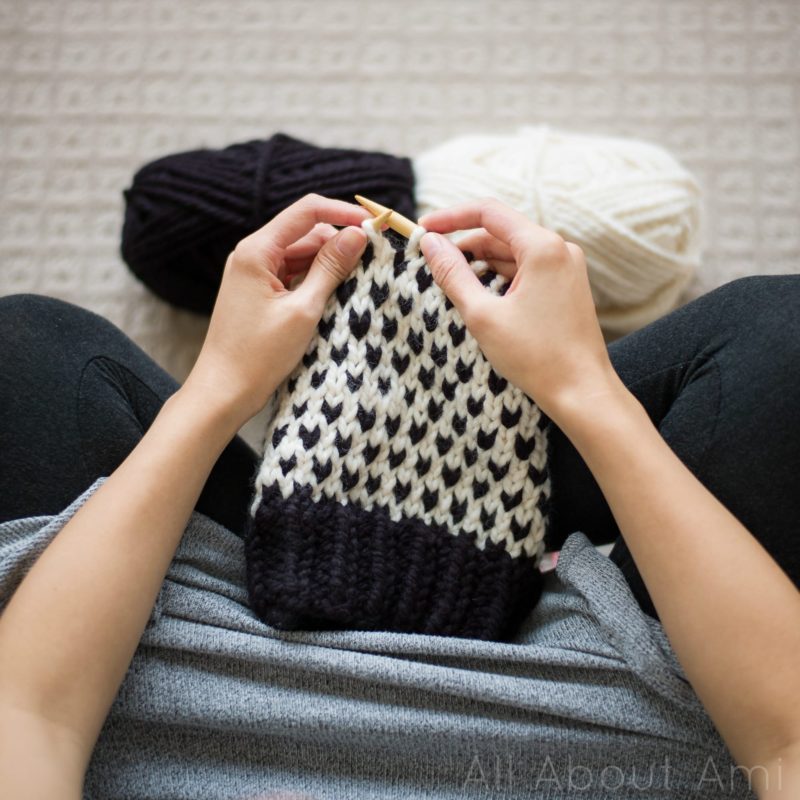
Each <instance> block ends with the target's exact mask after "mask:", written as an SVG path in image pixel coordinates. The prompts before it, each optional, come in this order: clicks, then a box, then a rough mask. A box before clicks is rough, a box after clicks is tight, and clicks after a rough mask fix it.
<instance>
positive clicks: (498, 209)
mask: <svg viewBox="0 0 800 800" xmlns="http://www.w3.org/2000/svg"><path fill="white" fill-rule="evenodd" d="M419 224H420V225H421V226H422V227H423V228H425V229H426V230H429V231H435V232H437V233H450V232H452V231H456V230H469V229H471V228H485V229H486V230H487V231H488V232H489V233H490V234H492V235H493V236H495V237H497V238H498V239H499V240H500V241H501V242H504V243H505V244H507V245H508V246H509V248H510V249H511V252H512V253H513V255H514V258H515V259H516V260H519V257H520V256H521V255H522V252H523V250H534V251H535V249H536V248H537V246H542V247H544V246H549V245H550V244H551V243H552V241H553V239H554V237H557V234H555V233H553V231H549V230H547V228H543V227H542V226H541V225H537V224H536V223H534V222H532V221H531V220H529V219H528V218H527V217H526V216H525V215H524V214H522V213H520V212H519V211H516V210H515V209H513V208H511V207H510V206H507V205H505V204H504V203H501V202H500V201H499V200H494V199H491V198H490V199H488V200H479V201H475V200H472V201H469V202H466V203H461V204H459V205H456V206H453V207H452V208H444V209H441V210H440V211H433V212H431V213H430V214H426V215H425V216H424V217H422V218H421V219H420V220H419Z"/></svg>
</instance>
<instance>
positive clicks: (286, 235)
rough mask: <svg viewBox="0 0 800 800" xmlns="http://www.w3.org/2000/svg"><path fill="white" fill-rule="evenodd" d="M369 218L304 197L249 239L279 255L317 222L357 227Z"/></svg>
mask: <svg viewBox="0 0 800 800" xmlns="http://www.w3.org/2000/svg"><path fill="white" fill-rule="evenodd" d="M371 218H372V214H370V213H369V211H367V210H366V209H365V208H362V207H361V206H357V205H354V204H353V203H345V202H344V200H332V199H330V198H329V197H322V196H321V195H318V194H307V195H305V197H302V198H301V199H300V200H298V201H297V202H295V203H292V205H290V206H289V207H288V208H285V209H284V210H283V211H281V213H280V214H278V215H277V216H276V217H274V218H273V219H272V220H271V221H270V222H268V223H267V224H266V225H264V227H263V228H259V230H257V231H256V232H255V233H253V234H251V237H252V239H253V243H254V244H255V245H259V246H262V247H264V248H266V249H271V248H279V249H280V251H281V252H283V250H284V249H285V248H287V247H289V246H290V245H292V244H294V243H295V242H296V241H297V240H298V239H300V238H301V237H303V236H305V235H306V234H307V233H308V232H309V231H310V230H311V229H312V228H313V227H314V226H315V225H316V224H317V223H319V222H328V223H331V224H332V225H342V226H345V225H356V226H358V225H361V223H362V222H363V221H364V220H365V219H371Z"/></svg>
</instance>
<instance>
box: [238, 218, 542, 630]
mask: <svg viewBox="0 0 800 800" xmlns="http://www.w3.org/2000/svg"><path fill="white" fill-rule="evenodd" d="M364 230H365V231H366V232H367V235H368V236H369V238H370V242H369V244H368V246H367V250H366V251H365V253H364V256H363V258H362V262H361V264H360V265H359V266H358V267H357V268H356V271H355V272H354V273H353V275H352V276H351V277H350V278H349V279H348V280H347V281H346V282H345V283H343V284H342V285H341V286H340V287H339V288H338V289H337V291H336V292H335V293H334V295H332V297H331V298H330V300H329V302H328V305H327V307H326V309H325V311H324V313H323V316H322V319H321V320H320V323H319V326H318V330H317V333H316V335H315V337H314V338H313V340H312V341H311V343H310V345H309V347H308V348H307V351H306V354H305V356H304V357H303V359H302V362H301V363H300V364H299V365H298V367H297V368H296V369H295V370H294V372H293V373H292V374H291V375H290V376H289V378H288V379H287V381H286V382H285V383H284V384H283V386H282V387H280V389H279V390H278V392H277V393H276V396H275V398H274V399H273V412H274V413H273V416H272V419H271V422H270V424H269V428H268V431H267V436H266V440H265V453H264V458H263V462H262V464H261V467H260V470H259V473H258V475H257V478H256V497H255V499H254V503H253V508H252V519H251V522H250V525H249V529H248V532H247V548H246V553H247V568H248V587H249V591H250V597H251V603H252V605H253V608H254V610H255V611H256V613H257V614H258V615H259V616H260V617H261V618H262V619H263V620H265V621H267V622H269V623H271V624H273V625H276V626H278V627H283V628H320V627H323V628H324V627H353V628H365V629H384V630H398V631H414V632H422V633H434V634H448V635H457V636H473V637H477V638H501V639H502V638H507V637H508V636H510V635H512V634H513V632H514V631H515V630H516V628H517V627H518V625H519V623H520V622H521V620H522V618H523V617H524V616H525V614H526V613H527V612H528V611H529V610H530V608H532V607H533V605H534V604H535V602H536V600H537V598H538V594H539V589H540V581H541V578H540V575H539V572H538V569H537V561H538V559H539V557H540V556H541V553H542V550H543V539H544V534H545V528H546V523H547V506H548V501H549V496H550V481H549V476H548V469H547V435H546V425H547V418H546V417H545V416H544V415H543V414H542V413H541V412H540V411H539V409H538V407H537V406H536V404H535V403H534V402H533V401H532V400H531V399H530V398H528V397H527V396H526V395H525V393H524V392H522V391H521V390H520V389H518V388H516V387H515V386H513V385H512V384H510V383H508V381H506V380H505V379H504V378H502V377H500V376H499V375H498V374H497V373H496V372H495V371H494V370H493V369H492V368H491V366H490V364H489V362H488V361H487V360H486V358H485V357H484V356H483V354H482V353H481V351H480V348H479V347H478V344H477V342H476V341H475V339H474V338H473V337H472V336H471V335H470V333H469V332H468V331H467V329H466V327H465V325H464V323H463V321H462V320H461V317H460V316H459V314H458V312H457V310H456V309H455V308H454V306H453V305H452V303H450V301H449V300H448V299H447V298H446V297H445V295H444V294H443V293H442V291H441V290H440V288H439V287H438V286H437V285H436V284H435V283H434V281H433V276H432V275H431V272H430V270H429V268H428V265H427V264H426V262H425V259H424V257H423V256H422V255H421V253H420V249H419V240H420V238H421V237H422V234H423V233H424V230H423V229H421V228H418V229H417V230H416V231H415V232H414V234H413V235H412V236H411V238H410V239H409V240H406V239H404V238H402V237H399V236H397V235H396V234H393V233H391V232H389V233H387V234H386V235H384V234H380V233H376V232H375V231H374V230H373V229H372V226H371V225H370V224H369V223H365V224H364ZM475 265H477V266H479V267H480V266H483V267H485V265H481V264H480V262H475ZM475 265H473V266H475ZM481 282H482V283H483V284H484V286H485V287H486V289H487V290H488V291H491V292H494V293H496V294H502V293H503V292H504V291H505V289H506V288H507V286H508V281H507V280H506V279H505V278H503V277H502V276H500V275H497V274H495V273H493V272H491V271H487V272H485V273H484V274H483V275H482V277H481Z"/></svg>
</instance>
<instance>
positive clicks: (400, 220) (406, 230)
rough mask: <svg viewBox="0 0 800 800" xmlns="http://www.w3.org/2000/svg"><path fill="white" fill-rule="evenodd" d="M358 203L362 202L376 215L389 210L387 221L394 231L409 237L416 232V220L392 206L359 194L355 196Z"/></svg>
mask: <svg viewBox="0 0 800 800" xmlns="http://www.w3.org/2000/svg"><path fill="white" fill-rule="evenodd" d="M355 198H356V200H357V201H358V203H360V204H361V205H362V206H364V208H366V209H367V211H369V212H370V213H371V214H373V215H375V216H380V215H381V214H385V213H386V212H387V211H388V212H389V218H388V220H387V221H386V222H385V223H382V224H386V225H388V226H389V227H390V228H391V229H392V230H393V231H397V232H398V233H399V234H400V235H401V236H405V237H406V238H409V237H410V236H411V234H412V233H413V232H414V228H416V227H417V224H416V223H415V222H412V221H411V220H410V219H408V218H407V217H404V216H403V215H402V214H398V213H397V212H396V211H394V210H392V209H391V208H387V207H386V206H382V205H381V204H380V203H376V202H375V201H374V200H370V199H369V198H367V197H362V195H360V194H357V195H356V196H355Z"/></svg>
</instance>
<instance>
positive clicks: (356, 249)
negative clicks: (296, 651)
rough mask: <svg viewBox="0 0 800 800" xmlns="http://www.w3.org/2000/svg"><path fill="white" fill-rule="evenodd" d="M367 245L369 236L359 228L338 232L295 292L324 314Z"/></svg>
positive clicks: (321, 251) (328, 242)
mask: <svg viewBox="0 0 800 800" xmlns="http://www.w3.org/2000/svg"><path fill="white" fill-rule="evenodd" d="M366 246H367V235H366V234H365V233H364V231H363V230H361V228H360V227H353V226H351V227H347V228H345V229H344V230H342V231H339V233H337V234H336V236H334V237H333V238H332V239H329V240H328V241H327V242H325V244H324V245H323V246H322V248H321V249H320V251H319V252H318V253H317V255H316V257H315V258H314V261H313V262H312V264H311V268H310V269H309V271H308V275H306V277H305V280H303V283H302V284H301V285H300V286H299V287H298V289H297V291H296V292H295V294H297V295H298V296H299V297H300V298H302V299H303V301H304V302H308V303H309V304H310V305H311V306H312V307H313V308H316V309H319V313H320V314H321V313H322V309H323V308H324V307H325V303H326V302H327V301H328V298H329V297H330V296H331V292H333V290H334V289H335V288H336V287H337V286H338V285H339V284H340V283H341V282H342V281H343V280H344V279H345V278H346V277H347V276H348V275H349V274H350V273H351V272H352V271H353V269H354V268H355V266H356V264H358V260H359V258H360V257H361V254H362V253H363V252H364V248H365V247H366Z"/></svg>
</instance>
